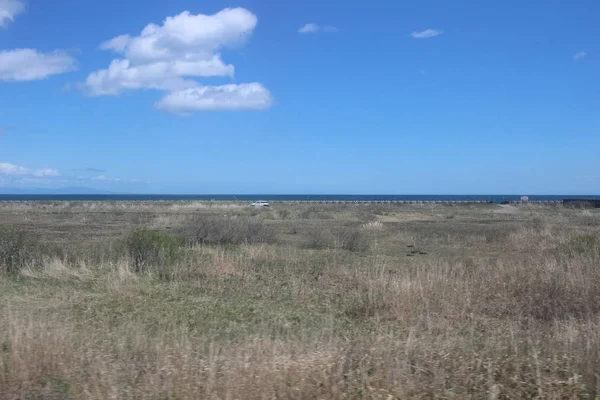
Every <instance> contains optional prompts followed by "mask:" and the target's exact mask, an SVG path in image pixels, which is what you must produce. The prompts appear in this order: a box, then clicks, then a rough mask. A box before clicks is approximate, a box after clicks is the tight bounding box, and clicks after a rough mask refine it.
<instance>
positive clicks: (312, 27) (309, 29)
mask: <svg viewBox="0 0 600 400" xmlns="http://www.w3.org/2000/svg"><path fill="white" fill-rule="evenodd" d="M321 30H322V31H323V32H338V31H339V29H338V28H336V27H335V26H331V25H325V26H319V25H317V24H306V25H304V26H302V27H300V28H298V32H299V33H317V32H319V31H321Z"/></svg>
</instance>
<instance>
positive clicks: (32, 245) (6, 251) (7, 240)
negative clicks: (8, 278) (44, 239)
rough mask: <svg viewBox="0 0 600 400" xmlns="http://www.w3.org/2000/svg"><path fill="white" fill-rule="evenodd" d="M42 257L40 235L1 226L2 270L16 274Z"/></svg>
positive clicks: (0, 259) (0, 250) (0, 263)
mask: <svg viewBox="0 0 600 400" xmlns="http://www.w3.org/2000/svg"><path fill="white" fill-rule="evenodd" d="M40 259H41V251H40V245H39V237H38V236H37V235H35V234H33V233H30V232H26V231H23V230H19V229H15V228H11V227H8V228H6V227H0V272H1V273H6V274H15V273H17V272H19V271H20V270H21V269H22V268H24V267H26V266H29V265H32V264H35V263H37V262H38V261H39V260H40Z"/></svg>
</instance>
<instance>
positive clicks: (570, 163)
mask: <svg viewBox="0 0 600 400" xmlns="http://www.w3.org/2000/svg"><path fill="white" fill-rule="evenodd" d="M598 15H600V3H599V2H597V1H593V0H587V1H586V0H582V1H577V2H566V1H558V0H543V1H542V0H539V1H538V0H535V1H528V2H523V1H502V2H475V1H459V0H457V1H452V2H449V1H445V0H439V1H418V2H416V1H415V2H401V1H391V0H389V1H383V0H373V1H369V2H365V1H356V0H345V1H337V0H329V1H323V0H320V1H317V0H305V1H295V0H289V1H288V0H286V1H265V0H260V1H259V0H238V1H236V2H231V1H221V0H204V1H199V0H195V1H192V0H170V1H168V2H167V1H162V0H154V1H152V0H144V1H141V0H128V1H111V0H107V1H103V2H95V1H71V0H54V1H46V0H0V187H1V186H5V187H30V188H32V187H36V188H40V187H42V188H45V187H48V188H58V187H74V186H78V187H89V188H95V189H104V190H110V191H115V192H129V193H198V194H205V193H331V194H335V193H356V194H361V193H362V194H365V193H385V194H411V193H412V194H476V193H477V194H496V193H515V194H598V193H600V169H599V167H598V165H599V163H598V162H599V161H600V156H599V155H598V154H600V79H598V77H599V75H600V56H599V54H600V42H599V41H598V38H599V37H600V24H598V23H597V22H598V21H597V17H598Z"/></svg>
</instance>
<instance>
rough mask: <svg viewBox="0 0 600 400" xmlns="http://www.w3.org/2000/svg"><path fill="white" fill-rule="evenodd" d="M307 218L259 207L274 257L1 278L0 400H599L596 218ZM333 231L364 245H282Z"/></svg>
mask: <svg viewBox="0 0 600 400" xmlns="http://www.w3.org/2000/svg"><path fill="white" fill-rule="evenodd" d="M166 206H167V207H169V209H171V207H170V206H169V205H166ZM75 207H77V206H75ZM99 207H102V205H101V206H99ZM415 210H417V209H416V208H414V209H410V208H409V209H407V214H412V213H414V212H415ZM163 211H164V210H159V211H158V213H157V215H164V214H165V213H164V212H163ZM388 211H389V213H390V214H391V213H394V214H398V213H402V212H403V210H402V209H400V210H398V209H397V208H396V209H390V210H381V209H378V210H377V214H375V216H374V217H373V218H370V220H371V221H376V220H377V221H379V220H378V219H377V218H376V216H377V215H381V213H385V212H388ZM44 212H46V211H44ZM219 212H221V211H215V212H213V214H211V216H212V218H215V217H216V216H217V215H219V214H218V213H219ZM250 212H251V211H249V213H250ZM311 212H317V213H331V214H332V215H334V216H335V217H334V218H328V217H327V218H326V219H323V220H318V219H317V220H316V221H315V219H314V218H311V219H310V220H307V219H305V218H303V213H302V210H299V211H298V210H296V209H292V210H291V211H290V213H289V214H287V213H286V217H285V219H278V218H275V217H273V215H278V214H277V213H276V211H268V212H267V213H265V214H260V215H258V216H255V218H259V219H260V220H262V221H265V223H267V226H269V227H271V228H272V229H273V230H274V232H275V233H276V237H277V240H276V241H275V242H273V243H260V244H241V245H193V244H191V245H189V246H187V247H186V248H183V249H182V250H181V251H182V256H181V257H180V258H178V259H177V261H176V262H174V263H173V264H172V265H166V266H161V269H156V270H155V269H148V270H147V271H145V272H143V273H140V274H135V273H133V272H132V269H131V265H130V261H129V260H128V259H127V255H126V253H120V250H119V247H118V246H115V247H114V248H113V247H106V249H107V250H106V251H110V252H115V254H111V255H110V256H106V257H100V258H98V257H96V258H94V257H91V258H90V259H85V258H84V257H83V258H82V257H81V256H80V255H81V253H74V254H68V252H67V253H65V254H66V255H65V256H62V257H61V256H56V255H53V256H47V257H46V258H44V259H43V260H42V261H41V262H39V263H38V264H36V265H31V266H28V267H26V268H23V269H22V270H21V272H20V273H19V274H17V275H13V276H3V277H0V399H17V398H19V399H84V398H85V399H108V398H115V399H132V398H133V399H205V398H206V399H217V398H218V399H221V398H223V399H263V398H295V399H342V398H372V399H377V398H381V399H394V398H398V399H410V398H415V399H416V398H418V399H423V398H456V399H463V398H474V399H479V398H481V399H517V398H545V399H565V398H573V399H575V398H590V399H593V398H597V396H599V395H600V376H599V375H600V285H598V282H600V246H599V245H598V241H596V239H595V238H598V237H599V233H600V232H599V225H598V224H596V221H599V219H598V217H597V215H598V213H597V212H595V211H592V212H589V213H581V211H578V210H571V211H568V210H554V209H543V208H533V209H528V208H525V207H524V209H523V210H522V212H520V213H519V215H495V214H494V213H493V208H491V207H489V206H482V207H471V208H469V207H454V208H451V209H446V208H443V207H436V208H435V209H432V210H431V213H430V214H428V215H427V217H428V220H427V221H414V220H410V219H408V218H407V219H402V218H397V219H396V222H391V221H390V222H381V221H379V222H380V223H381V226H380V225H379V224H373V225H376V228H373V227H371V226H370V225H369V224H370V223H369V222H360V221H364V220H365V219H366V218H365V217H364V215H363V214H364V213H365V210H364V209H363V210H360V209H358V208H352V209H348V208H341V209H340V208H336V207H335V206H332V207H331V208H330V209H324V210H317V211H311ZM418 212H420V213H424V212H426V210H424V209H423V208H419V209H418ZM448 215H452V217H451V218H447V216H448ZM246 217H248V215H246ZM32 218H33V220H34V221H35V220H39V219H36V218H42V217H40V216H39V215H34V216H33V217H32ZM65 218H67V217H65ZM69 218H70V217H69ZM106 218H107V220H109V219H110V216H107V217H106ZM271 218H272V219H271ZM70 220H72V221H76V220H77V219H76V218H71V219H70ZM334 221H335V222H334ZM338 221H342V222H343V221H346V225H344V226H345V229H346V230H348V231H352V230H356V231H364V232H365V233H364V234H366V235H367V236H366V239H367V240H369V241H370V244H371V245H370V246H369V248H368V249H367V250H364V251H358V252H357V251H347V250H344V249H342V248H328V249H312V248H306V247H304V246H303V245H302V243H303V241H302V240H296V239H295V238H296V237H297V236H302V235H310V234H311V233H312V232H314V229H315V228H316V227H317V226H318V227H319V228H320V229H328V228H327V226H328V225H329V224H334V223H336V222H338ZM357 221H359V222H357ZM398 221H402V222H398ZM29 222H30V221H25V222H23V223H24V224H26V223H29ZM185 223H186V218H185V217H179V216H176V217H174V218H163V217H158V218H149V219H148V224H149V225H150V226H153V227H158V228H160V227H163V228H165V229H166V226H174V225H177V224H185ZM73 224H76V222H73ZM107 224H108V222H107ZM315 224H317V225H315ZM365 224H366V226H365ZM26 226H29V225H26ZM73 226H77V227H79V226H80V225H73ZM73 229H75V228H73ZM78 229H79V228H78ZM336 229H338V228H336ZM292 230H293V233H290V232H291V231H292ZM117 239H118V238H115V240H117ZM67 244H68V243H65V245H67ZM90 260H92V261H90ZM94 260H95V261H94ZM156 271H160V274H158V272H156ZM165 271H167V272H168V273H166V274H165Z"/></svg>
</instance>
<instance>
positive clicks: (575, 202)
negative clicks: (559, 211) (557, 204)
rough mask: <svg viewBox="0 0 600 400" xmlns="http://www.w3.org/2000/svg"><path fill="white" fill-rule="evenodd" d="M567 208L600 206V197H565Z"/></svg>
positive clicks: (564, 203) (564, 204) (564, 202)
mask: <svg viewBox="0 0 600 400" xmlns="http://www.w3.org/2000/svg"><path fill="white" fill-rule="evenodd" d="M563 206H565V207H567V208H600V199H564V200H563Z"/></svg>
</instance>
